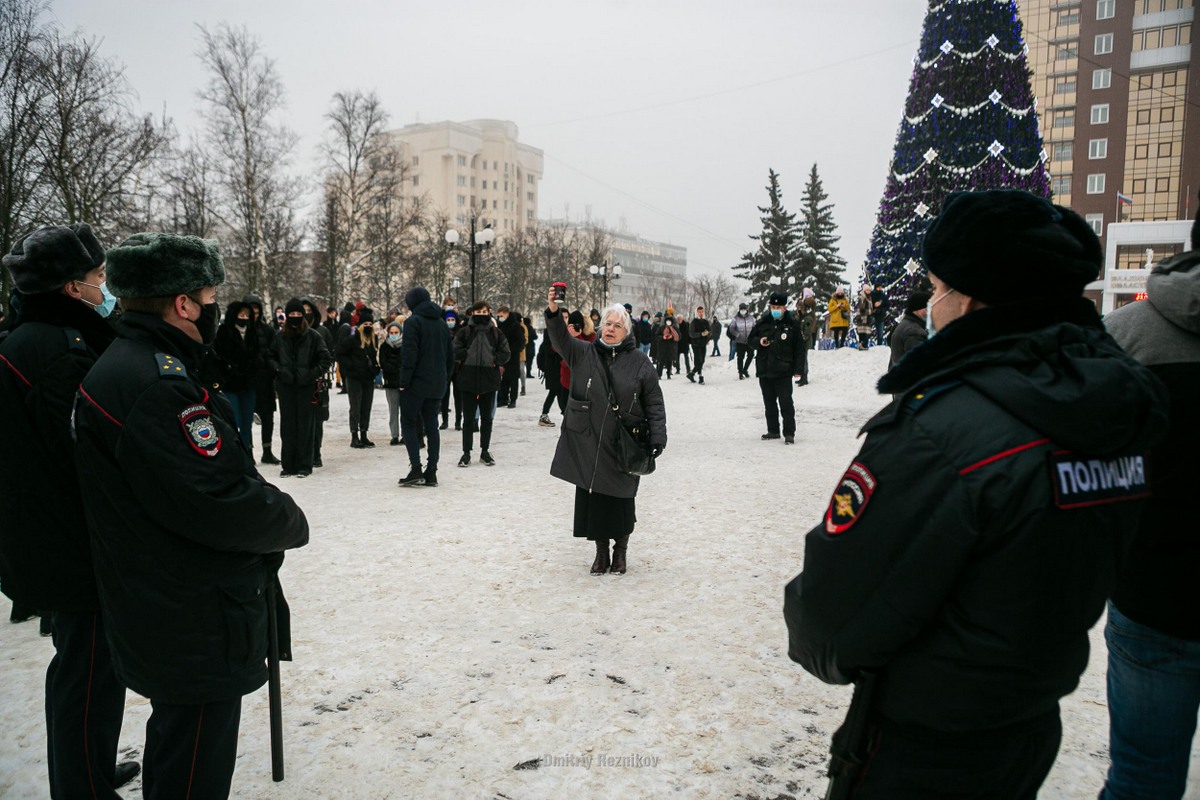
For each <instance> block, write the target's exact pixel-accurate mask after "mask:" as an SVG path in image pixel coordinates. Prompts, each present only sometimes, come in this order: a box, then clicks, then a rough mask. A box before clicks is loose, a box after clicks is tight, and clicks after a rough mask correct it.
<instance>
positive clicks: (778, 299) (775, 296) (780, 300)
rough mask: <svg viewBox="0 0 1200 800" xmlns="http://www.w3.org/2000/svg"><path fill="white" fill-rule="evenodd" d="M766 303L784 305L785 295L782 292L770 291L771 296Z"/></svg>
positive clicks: (785, 302) (785, 301) (785, 303)
mask: <svg viewBox="0 0 1200 800" xmlns="http://www.w3.org/2000/svg"><path fill="white" fill-rule="evenodd" d="M768 303H769V304H770V305H773V306H786V305H787V295H786V294H785V293H783V292H771V297H770V299H769V300H768Z"/></svg>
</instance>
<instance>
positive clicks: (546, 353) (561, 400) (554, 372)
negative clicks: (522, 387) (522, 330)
mask: <svg viewBox="0 0 1200 800" xmlns="http://www.w3.org/2000/svg"><path fill="white" fill-rule="evenodd" d="M562 312H563V316H566V315H567V313H566V312H567V310H566V309H565V308H564V309H562ZM537 362H538V369H539V370H541V372H542V380H543V381H544V382H545V383H546V399H545V400H543V401H542V416H540V417H538V426H539V427H542V428H553V427H555V424H554V422H553V421H551V419H550V409H551V408H553V407H554V404H555V403H558V405H559V407H560V408H563V407H565V406H566V403H567V401H566V393H567V389H566V388H565V387H564V386H563V385H562V382H561V381H560V380H559V376H560V375H561V374H562V356H560V355H559V354H558V351H557V350H555V349H554V345H552V344H550V337H549V336H543V337H542V344H541V346H540V347H539V348H538V354H537Z"/></svg>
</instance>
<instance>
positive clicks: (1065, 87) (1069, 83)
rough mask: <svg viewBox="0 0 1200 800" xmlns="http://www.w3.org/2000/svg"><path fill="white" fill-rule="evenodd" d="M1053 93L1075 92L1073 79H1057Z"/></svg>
mask: <svg viewBox="0 0 1200 800" xmlns="http://www.w3.org/2000/svg"><path fill="white" fill-rule="evenodd" d="M1054 93H1055V94H1074V93H1075V81H1074V80H1072V79H1070V78H1067V79H1064V80H1061V81H1059V82H1058V83H1056V84H1054Z"/></svg>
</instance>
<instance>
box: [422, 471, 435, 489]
mask: <svg viewBox="0 0 1200 800" xmlns="http://www.w3.org/2000/svg"><path fill="white" fill-rule="evenodd" d="M424 477H425V482H424V484H423V485H424V486H437V467H426V468H425V475H424Z"/></svg>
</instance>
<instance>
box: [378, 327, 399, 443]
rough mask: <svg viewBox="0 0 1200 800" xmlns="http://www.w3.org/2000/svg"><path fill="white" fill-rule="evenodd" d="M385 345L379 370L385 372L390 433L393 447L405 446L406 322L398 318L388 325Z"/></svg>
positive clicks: (381, 347)
mask: <svg viewBox="0 0 1200 800" xmlns="http://www.w3.org/2000/svg"><path fill="white" fill-rule="evenodd" d="M385 332H386V334H387V335H386V336H385V337H384V340H383V344H381V345H379V369H380V371H382V372H383V393H384V395H386V396H387V404H388V432H389V433H391V435H392V439H391V441H390V442H389V444H390V445H391V446H393V447H396V446H399V445H401V444H403V442H402V441H401V439H400V345H401V342H403V339H404V336H403V332H404V320H403V319H402V318H397V319H394V320H392V321H391V322H389V323H388V324H387V328H386V331H385Z"/></svg>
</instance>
